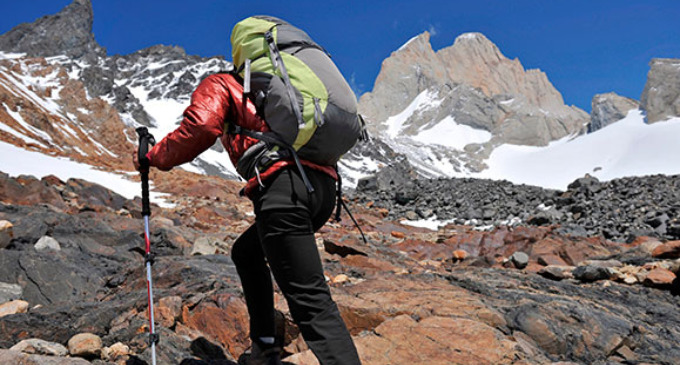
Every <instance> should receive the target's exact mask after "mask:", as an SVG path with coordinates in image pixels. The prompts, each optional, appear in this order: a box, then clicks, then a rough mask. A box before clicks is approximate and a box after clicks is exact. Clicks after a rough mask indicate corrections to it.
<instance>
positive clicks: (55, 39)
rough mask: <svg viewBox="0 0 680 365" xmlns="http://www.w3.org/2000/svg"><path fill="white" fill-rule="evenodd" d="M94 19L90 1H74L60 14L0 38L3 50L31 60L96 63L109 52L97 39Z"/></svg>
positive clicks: (21, 26) (26, 25) (24, 25)
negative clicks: (61, 58)
mask: <svg viewBox="0 0 680 365" xmlns="http://www.w3.org/2000/svg"><path fill="white" fill-rule="evenodd" d="M93 19H94V16H93V12H92V3H91V1H90V0H74V1H73V2H72V3H71V4H70V5H68V6H66V7H65V8H64V9H63V10H62V11H61V12H59V14H55V15H47V16H44V17H42V18H40V19H38V20H36V21H35V22H33V23H30V24H28V23H26V24H20V25H18V26H16V27H15V28H13V29H12V30H10V31H9V32H7V33H5V34H3V35H0V50H3V51H8V52H14V53H26V54H27V55H29V56H30V57H51V56H60V55H66V56H69V57H72V58H83V59H86V60H89V61H96V60H97V59H99V58H101V57H105V56H106V49H104V48H102V47H101V46H100V45H99V44H98V43H97V41H96V40H95V39H94V34H93V33H92V23H93ZM46 35H49V36H46Z"/></svg>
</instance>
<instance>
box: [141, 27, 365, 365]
mask: <svg viewBox="0 0 680 365" xmlns="http://www.w3.org/2000/svg"><path fill="white" fill-rule="evenodd" d="M253 39H255V40H253ZM248 42H250V43H248ZM258 47H259V48H258ZM248 52H250V53H251V54H247V53H248ZM232 53H233V56H234V70H233V71H231V72H228V73H217V74H213V75H210V76H208V77H206V78H205V79H204V80H203V81H202V82H201V83H200V84H199V85H198V87H197V88H196V90H195V91H194V93H193V94H192V97H191V104H190V105H189V107H188V108H187V109H186V110H185V111H184V114H183V116H184V118H183V120H182V122H181V124H180V125H179V127H178V128H177V129H176V130H174V131H173V132H171V133H170V134H168V135H167V136H166V137H165V138H163V140H161V141H160V142H159V143H158V144H156V145H155V146H154V147H153V148H152V149H151V150H150V151H149V152H148V154H147V155H146V159H147V160H148V165H149V166H151V167H155V168H157V169H160V170H162V171H168V170H170V169H172V168H173V167H175V166H178V165H181V164H183V163H187V162H190V161H192V160H193V159H195V158H196V157H197V156H198V155H199V154H201V153H202V152H203V151H205V150H207V149H209V148H210V147H211V146H212V145H213V144H214V143H215V141H216V140H217V139H220V141H221V142H222V145H223V146H224V147H225V150H226V151H227V152H228V154H229V157H230V159H231V161H232V163H233V164H234V166H235V167H236V168H237V171H238V172H239V174H240V175H241V176H242V177H243V178H244V179H245V180H247V183H246V186H245V187H244V188H243V190H242V194H243V195H245V196H247V197H248V198H249V199H250V200H251V201H252V203H253V208H254V213H255V223H254V224H253V225H252V226H250V228H248V229H247V230H246V231H245V232H243V234H241V236H240V237H239V238H238V239H236V241H235V242H234V244H233V248H232V251H231V257H232V260H233V262H234V264H235V266H236V269H237V272H238V275H239V277H240V279H241V284H242V286H243V293H244V296H245V301H246V305H247V307H248V313H249V315H250V338H251V340H252V350H251V354H250V358H249V359H248V360H247V362H246V363H247V364H281V360H280V351H281V346H282V338H283V334H282V333H276V328H275V309H274V295H273V294H274V291H273V283H272V280H271V277H272V274H273V277H274V279H275V280H276V283H277V284H278V287H279V288H280V289H281V292H282V293H283V295H284V297H285V299H286V301H287V303H288V307H289V309H290V314H291V316H292V317H293V320H294V321H295V323H296V324H297V325H298V326H299V328H300V332H301V333H302V336H303V338H304V339H305V341H306V342H307V344H308V346H309V348H310V349H311V350H312V352H313V353H314V355H315V356H316V357H317V358H318V360H319V362H320V363H321V364H322V365H326V364H341V365H354V364H360V360H359V356H358V353H357V350H356V347H355V345H354V343H353V341H352V338H351V336H350V333H349V331H348V329H347V327H346V325H345V323H344V322H343V320H342V318H341V316H340V312H339V310H338V307H337V305H336V303H335V302H334V301H333V298H332V297H331V293H330V289H329V287H328V285H327V283H326V281H325V277H324V273H323V268H322V263H321V258H320V256H319V252H318V249H317V246H316V241H315V237H314V232H316V231H317V230H318V229H319V228H320V227H321V226H323V225H324V224H325V223H326V222H327V221H328V219H329V218H330V216H331V215H332V212H333V209H334V207H335V199H336V197H337V190H336V180H337V179H338V174H337V169H336V166H335V164H336V163H337V160H338V159H339V158H340V156H341V155H342V154H344V153H345V152H347V150H349V148H351V147H352V146H353V145H354V143H355V142H356V140H357V139H358V138H359V135H360V134H361V133H362V125H361V124H362V121H361V120H360V117H358V114H357V113H356V98H355V96H354V94H353V93H352V92H351V89H350V88H349V86H348V85H347V83H346V81H345V80H344V78H342V75H341V74H340V72H339V71H338V70H337V68H335V65H333V64H332V62H331V61H330V58H329V57H328V56H327V53H326V52H325V51H324V50H323V49H322V48H321V47H320V46H318V45H316V44H315V43H313V41H312V40H311V39H310V38H309V36H307V34H306V33H304V32H302V31H301V30H299V29H298V28H295V27H293V26H292V25H290V24H288V23H287V22H284V21H282V20H280V19H277V18H272V17H251V18H247V19H245V20H243V21H242V22H240V23H238V24H237V25H236V26H235V27H234V30H233V32H232ZM301 62H302V63H306V64H307V65H308V66H309V67H299V64H300V63H301ZM272 65H274V67H272ZM286 66H288V67H286ZM251 68H252V71H251ZM319 68H321V69H319ZM314 70H316V71H317V72H316V73H314ZM319 71H323V72H319ZM251 72H252V74H251ZM301 72H308V73H311V75H310V74H307V75H305V77H300V73H301ZM318 75H320V76H318ZM258 77H259V79H257V78H258ZM251 79H252V80H253V81H252V82H251ZM263 80H264V81H263ZM300 80H304V81H305V82H301V81H300ZM255 81H257V82H255ZM251 83H252V84H251ZM262 85H264V86H262ZM258 86H259V87H260V89H258ZM309 88H311V89H312V91H310V92H308V90H307V89H309ZM301 89H302V91H304V92H301V91H300V90H301ZM314 93H316V96H315V94H314ZM300 95H302V99H303V100H298V99H300V98H301V97H300ZM317 96H319V97H318V98H317ZM301 135H302V137H301ZM133 163H134V165H135V168H137V169H139V161H138V157H137V153H135V154H133Z"/></svg>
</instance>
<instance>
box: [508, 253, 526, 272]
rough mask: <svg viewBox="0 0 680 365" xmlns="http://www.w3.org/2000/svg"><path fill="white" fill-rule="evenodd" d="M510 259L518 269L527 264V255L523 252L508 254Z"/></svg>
mask: <svg viewBox="0 0 680 365" xmlns="http://www.w3.org/2000/svg"><path fill="white" fill-rule="evenodd" d="M510 261H511V262H512V264H513V265H515V267H516V268H518V269H524V268H525V267H527V265H528V264H529V255H527V254H525V253H524V252H521V251H517V252H515V253H513V254H512V256H510Z"/></svg>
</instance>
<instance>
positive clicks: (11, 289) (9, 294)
mask: <svg viewBox="0 0 680 365" xmlns="http://www.w3.org/2000/svg"><path fill="white" fill-rule="evenodd" d="M22 294H23V289H22V288H21V286H20V285H18V284H10V283H3V282H0V304H2V303H5V302H9V301H10V300H15V299H19V298H21V295H22Z"/></svg>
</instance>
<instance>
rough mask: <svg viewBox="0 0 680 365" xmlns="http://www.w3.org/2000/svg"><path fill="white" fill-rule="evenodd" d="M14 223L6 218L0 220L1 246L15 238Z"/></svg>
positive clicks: (3, 246)
mask: <svg viewBox="0 0 680 365" xmlns="http://www.w3.org/2000/svg"><path fill="white" fill-rule="evenodd" d="M13 228H14V225H13V224H12V223H11V222H9V221H5V220H0V248H5V247H7V246H8V245H9V243H10V242H11V241H12V238H14V229H13Z"/></svg>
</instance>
